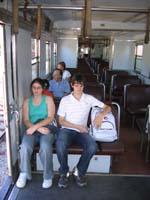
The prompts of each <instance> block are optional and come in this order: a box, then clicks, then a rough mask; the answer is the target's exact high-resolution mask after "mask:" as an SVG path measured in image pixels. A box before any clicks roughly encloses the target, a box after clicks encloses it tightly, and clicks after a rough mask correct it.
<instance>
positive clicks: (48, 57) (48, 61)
mask: <svg viewBox="0 0 150 200" xmlns="http://www.w3.org/2000/svg"><path fill="white" fill-rule="evenodd" d="M45 49H46V63H45V67H46V69H45V70H46V74H48V73H49V72H51V43H50V42H49V41H46V43H45Z"/></svg>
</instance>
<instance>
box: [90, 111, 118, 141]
mask: <svg viewBox="0 0 150 200" xmlns="http://www.w3.org/2000/svg"><path fill="white" fill-rule="evenodd" d="M100 112H102V109H101V108H99V107H94V108H92V111H91V127H90V135H91V136H92V137H93V138H94V140H96V141H101V142H113V141H114V140H116V139H117V130H116V123H115V118H114V116H113V114H112V113H111V112H110V113H108V114H107V115H106V116H105V117H104V119H103V121H102V125H101V127H99V128H98V129H96V128H95V127H94V124H93V121H94V119H95V117H96V116H97V115H98V114H99V113H100Z"/></svg>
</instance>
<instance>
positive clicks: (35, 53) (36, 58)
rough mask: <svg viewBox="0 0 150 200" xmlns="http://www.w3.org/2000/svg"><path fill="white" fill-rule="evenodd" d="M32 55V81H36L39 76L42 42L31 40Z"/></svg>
mask: <svg viewBox="0 0 150 200" xmlns="http://www.w3.org/2000/svg"><path fill="white" fill-rule="evenodd" d="M31 53H32V55H31V64H32V79H34V78H36V77H37V76H39V63H40V40H37V39H31Z"/></svg>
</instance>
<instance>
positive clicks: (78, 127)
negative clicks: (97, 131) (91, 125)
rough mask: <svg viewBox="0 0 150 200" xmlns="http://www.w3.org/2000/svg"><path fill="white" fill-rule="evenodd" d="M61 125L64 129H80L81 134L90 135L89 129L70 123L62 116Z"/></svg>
mask: <svg viewBox="0 0 150 200" xmlns="http://www.w3.org/2000/svg"><path fill="white" fill-rule="evenodd" d="M59 124H60V125H61V126H64V127H68V128H74V129H78V130H79V132H81V133H88V130H87V127H85V126H81V125H77V124H73V123H71V122H68V121H66V120H65V117H62V116H59Z"/></svg>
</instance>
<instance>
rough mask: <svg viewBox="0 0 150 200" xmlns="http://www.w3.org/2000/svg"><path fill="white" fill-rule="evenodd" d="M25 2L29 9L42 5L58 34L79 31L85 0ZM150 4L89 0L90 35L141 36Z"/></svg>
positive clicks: (130, 0)
mask: <svg viewBox="0 0 150 200" xmlns="http://www.w3.org/2000/svg"><path fill="white" fill-rule="evenodd" d="M87 1H90V0H87ZM24 2H25V1H23V0H20V1H19V6H20V8H21V6H24ZM27 2H28V7H27V8H28V9H29V10H34V9H36V7H37V5H41V8H42V10H43V12H44V13H45V15H46V16H47V17H48V18H49V19H50V20H51V21H52V22H53V29H55V31H56V32H57V33H58V34H60V35H66V34H73V35H80V34H81V29H82V20H83V9H84V6H85V1H84V0H28V1H27ZM149 7H150V1H149V0H126V1H125V0H91V24H92V25H91V32H90V37H92V38H98V37H102V38H103V37H111V36H116V37H117V36H118V37H121V38H127V39H133V38H135V37H138V35H142V34H143V35H144V34H145V31H146V27H147V25H148V24H149V23H147V22H148V21H149V20H148V18H149V17H148V14H147V13H148V11H149V10H148V9H149ZM146 24H147V25H146Z"/></svg>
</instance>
